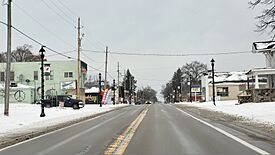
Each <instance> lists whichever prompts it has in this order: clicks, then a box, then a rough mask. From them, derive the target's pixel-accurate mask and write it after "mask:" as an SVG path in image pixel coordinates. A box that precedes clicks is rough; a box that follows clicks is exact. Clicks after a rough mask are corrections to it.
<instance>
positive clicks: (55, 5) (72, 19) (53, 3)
mask: <svg viewBox="0 0 275 155" xmlns="http://www.w3.org/2000/svg"><path fill="white" fill-rule="evenodd" d="M49 1H50V2H51V3H52V5H53V6H54V7H55V8H56V9H57V10H59V11H60V12H61V13H62V14H63V15H65V16H66V17H67V18H68V19H70V20H71V21H72V22H74V21H75V19H74V18H72V17H70V16H69V15H68V14H67V13H66V12H64V11H63V10H62V9H60V8H59V6H58V5H57V4H56V3H55V2H53V1H52V0H49ZM76 19H77V18H76Z"/></svg>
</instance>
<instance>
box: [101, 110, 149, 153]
mask: <svg viewBox="0 0 275 155" xmlns="http://www.w3.org/2000/svg"><path fill="white" fill-rule="evenodd" d="M147 111H148V106H147V107H146V108H145V109H144V110H143V111H142V112H141V113H140V114H139V115H138V117H137V118H136V119H135V120H134V121H133V122H132V123H131V124H130V125H129V126H128V127H127V129H126V130H125V131H124V132H123V133H122V134H121V135H119V136H118V138H117V139H116V140H115V141H114V142H113V143H112V144H111V145H109V147H108V148H107V149H106V150H105V152H104V155H112V154H116V155H122V154H123V153H124V151H125V150H126V148H127V146H128V145H129V143H130V141H131V139H132V137H133V136H134V134H135V131H136V130H137V128H138V126H139V125H140V123H141V122H142V120H143V119H144V117H145V115H146V113H147Z"/></svg>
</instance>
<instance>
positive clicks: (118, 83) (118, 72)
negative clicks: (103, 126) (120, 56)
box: [117, 62, 120, 103]
mask: <svg viewBox="0 0 275 155" xmlns="http://www.w3.org/2000/svg"><path fill="white" fill-rule="evenodd" d="M117 88H118V89H117V91H118V92H117V93H118V103H119V102H120V97H119V62H117Z"/></svg>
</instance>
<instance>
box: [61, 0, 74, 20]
mask: <svg viewBox="0 0 275 155" xmlns="http://www.w3.org/2000/svg"><path fill="white" fill-rule="evenodd" d="M57 1H58V2H59V3H60V4H61V5H62V6H63V7H65V8H66V9H67V10H68V11H69V12H70V13H71V14H72V15H74V16H75V17H79V16H78V15H77V14H76V13H75V12H74V11H73V10H72V9H70V8H69V7H67V6H66V5H65V4H64V3H63V2H62V1H60V0H57Z"/></svg>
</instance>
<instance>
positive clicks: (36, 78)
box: [33, 71, 38, 80]
mask: <svg viewBox="0 0 275 155" xmlns="http://www.w3.org/2000/svg"><path fill="white" fill-rule="evenodd" d="M33 80H38V71H33Z"/></svg>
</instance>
